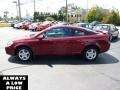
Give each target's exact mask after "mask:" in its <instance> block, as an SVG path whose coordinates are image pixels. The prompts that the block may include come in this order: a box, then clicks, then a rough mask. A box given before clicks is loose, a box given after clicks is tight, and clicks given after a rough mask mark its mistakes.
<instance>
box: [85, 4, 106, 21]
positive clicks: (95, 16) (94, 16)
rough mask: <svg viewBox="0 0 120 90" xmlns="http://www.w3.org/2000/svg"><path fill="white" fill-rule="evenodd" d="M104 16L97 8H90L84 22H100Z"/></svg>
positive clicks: (100, 9)
mask: <svg viewBox="0 0 120 90" xmlns="http://www.w3.org/2000/svg"><path fill="white" fill-rule="evenodd" d="M105 15H106V12H104V10H103V9H102V8H100V7H98V6H95V7H92V8H91V9H90V10H89V12H88V14H87V16H86V20H87V21H88V22H92V21H99V22H101V21H102V19H103V17H104V16H105Z"/></svg>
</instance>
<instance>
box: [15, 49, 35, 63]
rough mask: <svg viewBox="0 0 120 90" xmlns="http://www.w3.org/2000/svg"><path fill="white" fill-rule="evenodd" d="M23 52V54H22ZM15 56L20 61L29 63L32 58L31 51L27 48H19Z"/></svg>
mask: <svg viewBox="0 0 120 90" xmlns="http://www.w3.org/2000/svg"><path fill="white" fill-rule="evenodd" d="M23 51H24V53H22V52H23ZM16 56H17V58H18V59H19V60H21V61H24V62H26V61H30V60H31V59H32V58H33V54H32V51H31V50H30V49H29V48H27V47H20V48H18V49H17V51H16Z"/></svg>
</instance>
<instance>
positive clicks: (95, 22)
mask: <svg viewBox="0 0 120 90" xmlns="http://www.w3.org/2000/svg"><path fill="white" fill-rule="evenodd" d="M97 24H102V23H101V22H99V21H93V22H91V23H90V25H91V26H92V28H94V26H96V25H97Z"/></svg>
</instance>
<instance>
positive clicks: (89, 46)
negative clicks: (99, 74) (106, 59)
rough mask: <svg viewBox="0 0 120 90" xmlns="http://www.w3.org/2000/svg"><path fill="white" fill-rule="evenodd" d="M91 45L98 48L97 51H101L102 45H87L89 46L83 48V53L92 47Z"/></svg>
mask: <svg viewBox="0 0 120 90" xmlns="http://www.w3.org/2000/svg"><path fill="white" fill-rule="evenodd" d="M91 47H93V48H96V49H97V51H98V53H100V47H99V46H97V45H87V46H86V47H85V48H84V49H83V53H84V51H85V50H86V49H87V48H91Z"/></svg>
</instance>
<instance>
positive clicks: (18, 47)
mask: <svg viewBox="0 0 120 90" xmlns="http://www.w3.org/2000/svg"><path fill="white" fill-rule="evenodd" d="M23 47H24V48H27V49H29V50H30V51H31V52H32V54H33V51H32V49H31V48H30V47H29V46H27V45H19V46H16V48H15V55H16V54H17V51H18V49H20V48H23Z"/></svg>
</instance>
